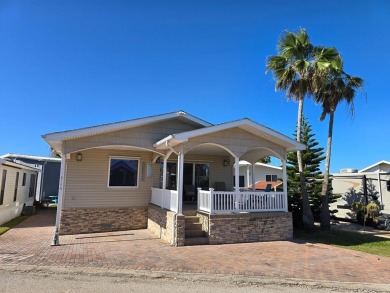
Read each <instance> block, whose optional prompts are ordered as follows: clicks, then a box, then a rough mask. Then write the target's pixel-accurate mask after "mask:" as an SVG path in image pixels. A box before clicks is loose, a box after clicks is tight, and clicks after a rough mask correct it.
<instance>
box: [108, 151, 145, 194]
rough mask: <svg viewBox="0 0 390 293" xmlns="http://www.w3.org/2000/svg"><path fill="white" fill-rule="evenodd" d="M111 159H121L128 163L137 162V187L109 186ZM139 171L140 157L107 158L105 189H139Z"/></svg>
mask: <svg viewBox="0 0 390 293" xmlns="http://www.w3.org/2000/svg"><path fill="white" fill-rule="evenodd" d="M111 159H122V160H128V161H137V162H138V163H137V185H135V186H110V173H111ZM140 169H141V158H140V157H126V156H109V157H108V176H107V188H109V189H136V188H139V181H140V180H139V176H140V173H141V171H142V170H141V171H140Z"/></svg>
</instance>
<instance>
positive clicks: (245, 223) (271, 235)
mask: <svg viewBox="0 0 390 293" xmlns="http://www.w3.org/2000/svg"><path fill="white" fill-rule="evenodd" d="M197 216H198V217H199V218H200V222H201V223H202V230H203V231H205V232H206V234H207V235H208V239H209V244H231V243H243V242H261V241H276V240H289V239H292V237H293V224H292V215H291V213H289V212H262V213H225V214H213V215H209V214H207V213H203V212H197ZM174 219H175V213H174V212H171V211H168V210H165V209H161V208H159V207H158V206H155V205H153V204H150V205H149V209H148V230H149V231H151V232H152V233H153V234H154V235H156V236H157V237H159V238H160V239H161V240H163V241H164V242H166V243H169V244H171V245H175V246H183V245H185V217H184V216H177V222H176V224H175V222H174Z"/></svg>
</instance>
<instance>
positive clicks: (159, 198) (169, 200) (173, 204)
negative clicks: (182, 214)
mask: <svg viewBox="0 0 390 293" xmlns="http://www.w3.org/2000/svg"><path fill="white" fill-rule="evenodd" d="M151 203H152V204H155V205H157V206H159V207H161V208H163V209H167V210H170V211H173V212H176V213H177V211H178V196H177V190H169V189H159V188H152V200H151Z"/></svg>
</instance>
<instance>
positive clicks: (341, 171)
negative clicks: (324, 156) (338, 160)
mask: <svg viewBox="0 0 390 293" xmlns="http://www.w3.org/2000/svg"><path fill="white" fill-rule="evenodd" d="M357 172H358V170H357V169H351V168H348V169H341V170H340V173H357Z"/></svg>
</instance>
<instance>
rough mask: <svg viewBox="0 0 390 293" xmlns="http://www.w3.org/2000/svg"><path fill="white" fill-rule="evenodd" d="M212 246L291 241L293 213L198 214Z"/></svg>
mask: <svg viewBox="0 0 390 293" xmlns="http://www.w3.org/2000/svg"><path fill="white" fill-rule="evenodd" d="M198 216H199V217H200V218H201V222H202V227H203V230H204V231H206V232H207V234H208V237H209V243H210V244H230V243H243V242H261V241H276V240H289V239H292V237H293V224H292V215H291V213H290V212H262V213H226V214H213V215H209V214H207V213H201V212H198Z"/></svg>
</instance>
